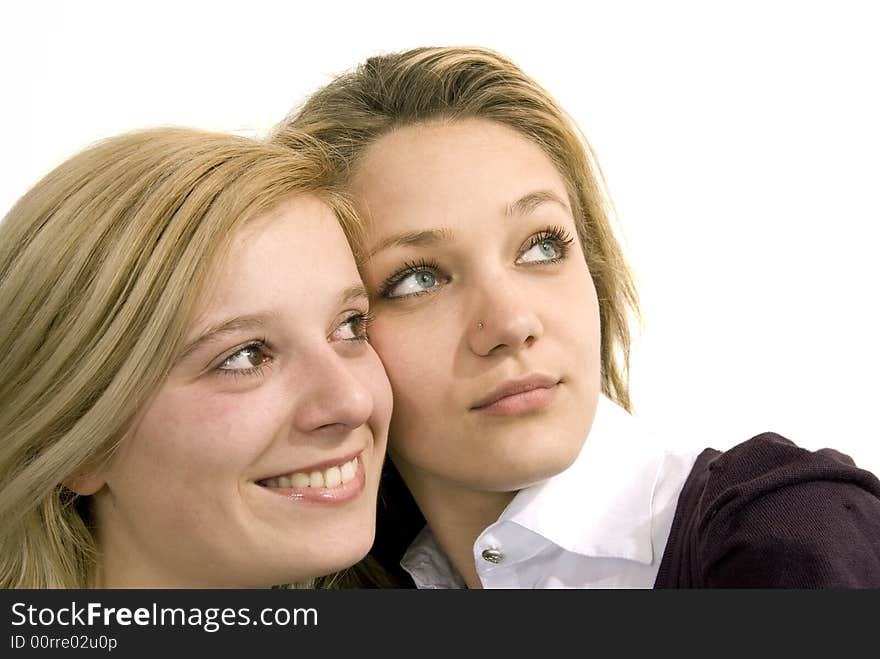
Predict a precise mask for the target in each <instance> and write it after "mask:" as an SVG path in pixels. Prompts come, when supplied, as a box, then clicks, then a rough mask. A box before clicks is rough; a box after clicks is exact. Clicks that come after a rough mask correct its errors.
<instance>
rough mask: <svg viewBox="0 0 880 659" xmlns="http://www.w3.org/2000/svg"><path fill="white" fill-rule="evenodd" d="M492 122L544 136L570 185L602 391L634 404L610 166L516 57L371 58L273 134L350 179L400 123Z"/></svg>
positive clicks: (429, 52) (633, 298)
mask: <svg viewBox="0 0 880 659" xmlns="http://www.w3.org/2000/svg"><path fill="white" fill-rule="evenodd" d="M466 118H483V119H488V120H491V121H495V122H498V123H500V124H503V125H505V126H508V127H510V128H512V129H514V130H516V131H518V132H519V133H520V134H522V135H524V136H525V137H526V138H528V139H530V140H532V141H533V142H535V143H536V144H537V145H538V146H539V147H541V149H542V150H543V151H544V153H546V154H547V156H548V157H549V158H550V159H551V161H552V162H553V163H554V164H555V165H556V167H557V169H558V170H559V172H560V173H561V174H562V176H563V179H564V180H565V182H566V185H567V187H568V193H569V196H570V199H571V204H572V208H573V209H574V214H575V223H576V225H577V228H578V235H579V237H580V240H581V243H582V245H583V248H584V253H585V254H586V258H587V263H588V265H589V268H590V272H591V274H592V277H593V282H594V284H595V287H596V292H597V294H598V298H599V312H600V321H601V328H602V335H601V378H602V390H603V392H604V393H605V394H606V395H607V396H609V397H610V398H611V399H613V400H615V401H617V402H618V403H619V404H620V405H621V406H622V407H624V408H626V409H628V410H629V409H631V402H630V395H629V377H628V372H629V353H630V327H629V321H630V318H631V316H634V317H636V318H638V299H637V295H636V289H635V285H634V283H633V279H632V275H631V273H630V271H629V269H628V267H627V265H626V262H625V260H624V257H623V254H622V251H621V249H620V246H619V244H618V242H617V240H616V238H615V236H614V233H613V229H612V223H611V218H612V217H613V206H612V204H611V201H610V199H609V197H608V195H607V194H606V189H605V184H604V180H603V178H602V173H601V170H600V169H599V165H598V163H597V161H596V158H595V157H594V155H593V152H592V150H591V148H590V145H589V143H588V142H587V140H586V138H585V137H584V135H583V133H582V132H581V131H580V129H579V128H578V126H577V124H576V123H575V121H574V120H573V119H571V118H570V117H569V116H568V115H567V114H566V113H565V111H564V110H563V109H562V108H561V107H560V106H559V105H558V104H557V103H556V101H555V100H554V99H553V98H552V97H551V96H550V95H549V94H548V93H547V92H546V91H545V90H544V89H543V88H542V87H541V86H540V85H538V83H536V82H535V81H534V80H532V79H531V78H530V77H529V76H527V75H526V74H525V73H524V72H523V71H522V70H521V69H520V68H519V67H517V66H516V65H515V64H514V63H513V62H511V61H510V60H509V59H507V58H505V57H503V56H502V55H499V54H498V53H495V52H492V51H490V50H486V49H482V48H463V47H457V48H456V47H451V48H416V49H414V50H408V51H405V52H400V53H392V54H386V55H381V56H377V57H371V58H370V59H368V60H367V61H366V62H365V63H364V64H362V65H360V66H358V67H357V68H356V69H354V70H353V71H351V72H349V73H345V74H342V75H340V76H339V77H337V78H336V79H334V80H333V81H332V82H330V83H329V84H328V85H326V86H325V87H323V88H321V89H320V90H318V91H317V92H316V93H314V94H313V95H312V96H311V97H309V98H308V99H307V100H306V102H305V103H304V105H303V106H302V107H301V108H299V109H297V110H296V111H294V112H293V113H291V115H290V116H288V117H287V118H286V119H285V120H284V121H282V122H281V123H280V124H279V125H278V126H277V127H276V128H275V129H274V130H273V131H272V133H271V134H270V136H269V139H270V141H274V142H277V143H280V144H289V145H295V143H296V140H297V139H298V138H297V136H298V135H299V134H300V133H301V132H305V133H308V134H309V135H312V136H313V137H316V138H318V139H319V140H321V141H322V142H324V143H326V144H327V145H328V146H329V147H330V149H331V155H332V157H333V161H334V165H335V168H336V172H337V175H338V176H339V178H340V182H341V183H343V184H344V183H346V182H348V180H350V178H351V176H352V175H353V174H354V173H355V172H356V171H357V167H358V163H359V161H360V159H361V157H362V156H363V154H364V152H365V151H366V149H367V148H368V147H369V146H370V145H371V144H373V143H374V142H375V141H376V140H377V139H379V138H380V137H381V136H382V135H384V134H385V133H387V132H389V131H391V130H393V129H394V128H396V127H400V126H405V125H410V124H416V123H421V122H427V121H433V120H437V119H447V120H455V119H466Z"/></svg>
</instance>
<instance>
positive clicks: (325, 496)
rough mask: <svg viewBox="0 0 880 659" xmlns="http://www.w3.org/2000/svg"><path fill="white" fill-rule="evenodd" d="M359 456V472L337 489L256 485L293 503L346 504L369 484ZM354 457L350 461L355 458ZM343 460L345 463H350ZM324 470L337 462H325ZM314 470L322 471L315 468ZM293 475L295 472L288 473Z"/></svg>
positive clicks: (358, 454)
mask: <svg viewBox="0 0 880 659" xmlns="http://www.w3.org/2000/svg"><path fill="white" fill-rule="evenodd" d="M355 455H356V456H357V472H356V473H355V476H354V478H353V479H351V480H350V481H348V482H347V483H342V484H341V485H337V486H336V487H266V486H264V485H260V484H259V483H255V485H256V486H257V487H259V488H260V489H261V490H263V491H264V492H266V493H267V494H269V495H271V496H280V497H284V498H285V499H290V500H292V501H306V502H314V503H345V502H347V501H351V500H352V499H356V498H357V497H358V496H360V494H361V492H363V491H364V486H365V485H366V482H367V477H366V471H365V469H364V461H363V458H362V457H361V455H360V453H356V454H355ZM355 455H352V456H351V457H350V458H348V460H351V459H352V458H354V457H355ZM348 460H343V462H348ZM321 464H323V465H324V469H326V468H327V467H333V466H335V465H336V464H340V463H336V462H324V463H321ZM314 469H320V468H319V467H317V466H315V467H314ZM287 473H293V472H287Z"/></svg>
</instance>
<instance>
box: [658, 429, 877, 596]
mask: <svg viewBox="0 0 880 659" xmlns="http://www.w3.org/2000/svg"><path fill="white" fill-rule="evenodd" d="M654 587H655V588H880V481H878V479H877V477H876V476H874V475H872V474H871V473H869V472H867V471H864V470H862V469H858V468H857V467H855V466H854V464H853V461H852V460H851V459H850V458H849V457H848V456H846V455H843V454H842V453H839V452H837V451H834V450H831V449H822V450H821V451H815V452H811V451H807V450H805V449H802V448H799V447H797V446H796V445H795V444H793V443H792V442H790V441H789V440H787V439H785V438H784V437H780V436H779V435H776V434H774V433H765V434H762V435H758V436H757V437H753V438H752V439H750V440H749V441H747V442H744V443H742V444H739V445H738V446H735V447H734V448H732V449H730V450H728V451H725V452H723V453H722V452H720V451H716V450H714V449H706V450H705V451H703V452H702V453H701V454H700V456H699V457H698V458H697V461H696V463H695V464H694V467H693V470H692V471H691V473H690V475H689V476H688V479H687V481H686V482H685V484H684V487H683V489H682V491H681V495H680V496H679V500H678V506H677V508H676V511H675V517H674V519H673V523H672V530H671V531H670V535H669V541H668V542H667V545H666V550H665V552H664V553H663V560H662V562H661V564H660V571H659V573H658V575H657V579H656V581H655V583H654Z"/></svg>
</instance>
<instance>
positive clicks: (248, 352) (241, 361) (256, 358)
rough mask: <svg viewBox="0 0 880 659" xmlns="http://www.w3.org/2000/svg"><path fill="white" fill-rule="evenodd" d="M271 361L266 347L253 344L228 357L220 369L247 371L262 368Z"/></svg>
mask: <svg viewBox="0 0 880 659" xmlns="http://www.w3.org/2000/svg"><path fill="white" fill-rule="evenodd" d="M267 361H269V356H268V355H267V354H266V349H265V346H263V345H262V344H260V343H251V344H249V345H246V346H245V347H244V348H241V349H240V350H238V351H236V352H234V353H232V354H231V355H229V357H227V358H226V359H225V360H224V361H223V363H222V364H220V366H218V369H219V370H221V371H247V370H250V369H254V368H257V367H259V366H262V365H263V364H265V363H266V362H267Z"/></svg>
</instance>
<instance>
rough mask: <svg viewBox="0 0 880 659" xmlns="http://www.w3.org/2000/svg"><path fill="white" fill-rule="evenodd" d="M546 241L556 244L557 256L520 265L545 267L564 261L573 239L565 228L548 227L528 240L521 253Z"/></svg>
mask: <svg viewBox="0 0 880 659" xmlns="http://www.w3.org/2000/svg"><path fill="white" fill-rule="evenodd" d="M547 241H551V242H554V243H556V246H557V247H558V248H559V256H557V257H555V258H552V259H547V260H546V261H541V262H539V263H524V264H522V265H528V266H532V265H547V264H548V263H559V262H560V261H564V260H565V258H566V257H567V256H568V250H569V248H570V247H571V245H572V243H574V238H572V236H571V234H570V233H569V232H568V231H566V229H565V228H563V227H561V226H557V225H554V226H550V227H547V228H546V229H543V230H542V231H539V232H538V233H536V234H535V235H533V236H532V237H531V238H529V242H528V245H527V247H526V248H525V249H524V250H523V253H525V252H528V251H529V250H530V249H531V248H532V247H534V246H535V245H540V244H541V243H543V242H547Z"/></svg>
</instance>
